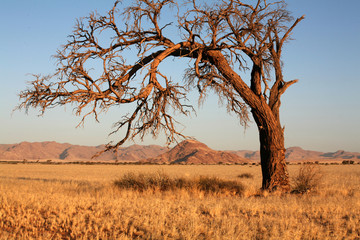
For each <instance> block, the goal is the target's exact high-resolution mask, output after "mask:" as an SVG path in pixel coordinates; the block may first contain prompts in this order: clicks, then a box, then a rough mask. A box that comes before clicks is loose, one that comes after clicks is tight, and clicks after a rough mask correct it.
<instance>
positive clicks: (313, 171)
mask: <svg viewBox="0 0 360 240" xmlns="http://www.w3.org/2000/svg"><path fill="white" fill-rule="evenodd" d="M322 177H323V175H322V173H321V171H320V168H319V166H318V165H314V164H305V165H302V166H301V167H300V169H299V172H298V175H297V176H295V177H294V178H293V179H292V180H293V183H294V186H293V190H292V193H308V192H311V191H316V190H317V189H318V188H319V185H320V183H321V180H322Z"/></svg>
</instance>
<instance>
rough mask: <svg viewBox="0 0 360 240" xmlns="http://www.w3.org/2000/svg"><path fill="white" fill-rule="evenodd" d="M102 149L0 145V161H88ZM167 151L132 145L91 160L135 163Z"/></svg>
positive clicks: (49, 144)
mask: <svg viewBox="0 0 360 240" xmlns="http://www.w3.org/2000/svg"><path fill="white" fill-rule="evenodd" d="M104 148H105V145H100V146H95V147H92V146H80V145H71V144H69V143H57V142H34V143H30V142H21V143H18V144H0V159H6V160H24V159H26V160H40V159H42V160H43V159H52V160H66V161H84V160H86V161H89V160H91V157H92V156H94V155H95V154H96V153H98V152H100V151H101V150H103V149H104ZM167 150H168V149H167V148H165V147H161V146H158V145H149V146H142V145H132V146H129V147H123V148H120V149H119V151H118V153H117V154H115V153H113V152H106V153H104V154H102V155H100V156H99V157H97V158H95V159H93V160H94V161H109V160H113V161H115V160H118V161H122V162H137V161H140V160H142V159H146V158H149V157H156V156H158V155H159V154H161V153H164V152H165V151H167Z"/></svg>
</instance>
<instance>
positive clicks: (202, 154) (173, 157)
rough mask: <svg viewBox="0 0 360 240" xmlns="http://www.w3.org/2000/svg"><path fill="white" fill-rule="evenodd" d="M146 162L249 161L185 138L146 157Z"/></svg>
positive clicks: (212, 162)
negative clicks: (166, 150)
mask: <svg viewBox="0 0 360 240" xmlns="http://www.w3.org/2000/svg"><path fill="white" fill-rule="evenodd" d="M146 162H150V163H167V164H174V163H178V164H217V163H245V162H249V160H248V159H245V158H243V157H240V156H238V155H236V154H233V153H230V152H225V151H215V150H213V149H211V148H209V147H208V146H206V145H205V144H204V143H201V142H198V141H195V140H185V141H182V142H181V143H179V144H178V145H176V146H175V147H174V148H172V149H171V150H170V151H168V152H165V153H163V154H161V155H159V156H157V157H155V158H149V159H146Z"/></svg>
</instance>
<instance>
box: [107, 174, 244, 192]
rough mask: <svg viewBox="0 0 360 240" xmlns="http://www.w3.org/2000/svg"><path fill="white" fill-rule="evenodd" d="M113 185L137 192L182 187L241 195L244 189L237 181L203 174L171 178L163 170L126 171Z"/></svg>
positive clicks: (162, 190) (190, 189) (170, 189)
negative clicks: (156, 171)
mask: <svg viewBox="0 0 360 240" xmlns="http://www.w3.org/2000/svg"><path fill="white" fill-rule="evenodd" d="M114 185H115V186H117V187H118V188H120V189H131V190H135V191H139V192H143V191H146V190H152V191H161V192H164V191H173V190H176V189H184V190H188V191H202V192H205V193H216V194H218V193H220V194H223V193H230V194H232V195H242V193H243V191H244V186H243V185H242V184H241V183H239V182H237V181H230V180H224V179H219V178H217V177H204V176H201V177H199V178H183V177H180V178H171V177H169V176H168V175H166V174H165V173H163V172H158V173H147V174H145V173H138V174H135V173H126V174H124V175H123V176H122V177H121V178H120V179H118V180H116V181H114Z"/></svg>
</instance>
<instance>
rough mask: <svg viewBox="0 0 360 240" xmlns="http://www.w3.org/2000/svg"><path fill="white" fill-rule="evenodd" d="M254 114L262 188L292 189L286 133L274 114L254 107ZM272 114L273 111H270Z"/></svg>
mask: <svg viewBox="0 0 360 240" xmlns="http://www.w3.org/2000/svg"><path fill="white" fill-rule="evenodd" d="M251 112H252V115H253V117H254V119H255V122H256V124H257V126H258V130H259V138H260V157H261V171H262V176H263V181H262V189H263V190H268V191H275V190H279V191H282V192H288V191H290V182H289V174H288V171H287V166H286V161H285V147H284V133H283V129H282V128H281V125H280V123H279V121H278V120H277V119H276V118H274V116H266V115H268V114H265V115H264V114H263V113H260V112H259V111H258V110H255V109H253V110H252V111H251ZM269 114H271V115H272V113H269Z"/></svg>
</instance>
